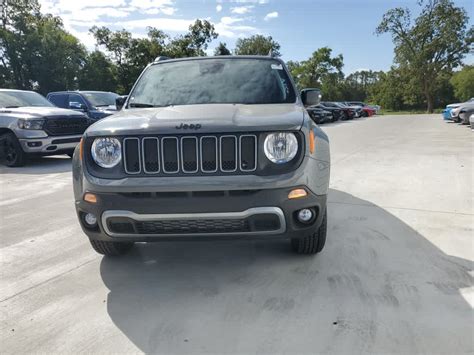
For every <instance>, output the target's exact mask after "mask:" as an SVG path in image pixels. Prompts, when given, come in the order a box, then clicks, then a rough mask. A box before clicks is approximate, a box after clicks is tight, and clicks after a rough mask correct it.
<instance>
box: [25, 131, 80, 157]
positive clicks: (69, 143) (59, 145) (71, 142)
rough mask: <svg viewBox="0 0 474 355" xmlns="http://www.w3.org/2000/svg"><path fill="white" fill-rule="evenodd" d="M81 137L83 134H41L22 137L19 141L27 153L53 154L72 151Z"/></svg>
mask: <svg viewBox="0 0 474 355" xmlns="http://www.w3.org/2000/svg"><path fill="white" fill-rule="evenodd" d="M81 138H82V135H74V136H54V137H51V136H47V137H41V136H39V137H37V138H20V139H19V141H20V144H21V147H22V148H23V151H24V152H25V153H29V154H39V155H53V154H58V153H69V152H71V153H72V152H73V151H74V149H75V148H76V146H77V144H78V143H79V141H80V140H81Z"/></svg>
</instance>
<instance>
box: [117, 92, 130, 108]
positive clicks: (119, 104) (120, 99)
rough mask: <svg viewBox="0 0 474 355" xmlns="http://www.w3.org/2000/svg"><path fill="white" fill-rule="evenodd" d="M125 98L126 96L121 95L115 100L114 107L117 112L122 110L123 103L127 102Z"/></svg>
mask: <svg viewBox="0 0 474 355" xmlns="http://www.w3.org/2000/svg"><path fill="white" fill-rule="evenodd" d="M127 98H128V95H122V96H119V97H117V98H116V99H115V107H116V108H117V111H118V110H121V109H122V107H123V105H125V102H126V101H127Z"/></svg>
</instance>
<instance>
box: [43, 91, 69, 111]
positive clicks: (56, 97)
mask: <svg viewBox="0 0 474 355" xmlns="http://www.w3.org/2000/svg"><path fill="white" fill-rule="evenodd" d="M48 100H49V101H50V102H52V103H53V104H54V105H56V106H58V107H61V108H68V106H69V105H68V102H67V95H64V94H53V95H50V96H49V97H48Z"/></svg>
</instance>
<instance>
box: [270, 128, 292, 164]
mask: <svg viewBox="0 0 474 355" xmlns="http://www.w3.org/2000/svg"><path fill="white" fill-rule="evenodd" d="M263 148H264V151H265V155H266V156H267V158H268V160H270V161H271V162H273V163H275V164H284V163H288V162H289V161H291V160H292V159H293V158H294V157H295V156H296V153H298V140H297V139H296V136H295V134H294V133H288V132H279V133H271V134H269V135H268V136H267V137H266V138H265V142H264V144H263Z"/></svg>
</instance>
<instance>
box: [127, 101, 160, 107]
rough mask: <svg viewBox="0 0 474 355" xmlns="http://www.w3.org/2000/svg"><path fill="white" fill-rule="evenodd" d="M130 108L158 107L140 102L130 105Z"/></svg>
mask: <svg viewBox="0 0 474 355" xmlns="http://www.w3.org/2000/svg"><path fill="white" fill-rule="evenodd" d="M128 106H129V107H156V105H152V104H142V103H139V102H132V103H130V104H129V105H128Z"/></svg>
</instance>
